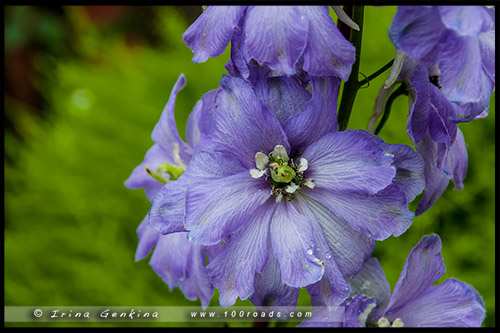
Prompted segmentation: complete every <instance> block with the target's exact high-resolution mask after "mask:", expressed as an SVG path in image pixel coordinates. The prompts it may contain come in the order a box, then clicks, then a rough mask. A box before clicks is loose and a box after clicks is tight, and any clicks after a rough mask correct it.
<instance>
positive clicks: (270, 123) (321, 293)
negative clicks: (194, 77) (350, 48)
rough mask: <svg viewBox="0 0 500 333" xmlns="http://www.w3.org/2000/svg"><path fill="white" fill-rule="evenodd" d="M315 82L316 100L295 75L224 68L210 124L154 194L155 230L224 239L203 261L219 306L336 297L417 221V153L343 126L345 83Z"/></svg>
mask: <svg viewBox="0 0 500 333" xmlns="http://www.w3.org/2000/svg"><path fill="white" fill-rule="evenodd" d="M311 86H312V97H311V96H310V95H309V93H308V92H307V90H306V89H305V88H304V87H303V86H302V84H301V83H300V82H298V81H297V80H296V78H294V77H272V78H267V79H265V80H263V81H261V82H257V83H256V84H255V86H254V87H252V86H251V85H249V84H248V83H247V82H245V81H244V80H242V79H239V78H234V77H228V76H224V77H223V79H222V80H221V85H220V88H219V89H218V90H217V93H216V95H215V97H214V107H213V109H212V110H211V112H212V117H213V122H214V125H213V131H212V132H211V133H210V134H209V136H208V137H206V138H204V139H203V142H200V143H199V145H198V147H200V148H199V149H198V152H197V153H196V154H195V155H194V156H193V158H192V159H191V161H190V163H189V165H188V167H187V170H186V172H185V173H184V174H183V175H182V176H181V177H180V178H179V180H178V181H176V182H172V183H167V185H169V184H172V186H171V187H169V186H167V185H166V186H164V187H163V188H162V190H161V191H160V192H159V193H158V195H157V196H156V197H155V200H154V201H153V206H152V208H151V212H150V222H151V224H152V225H153V226H155V228H156V229H157V230H159V231H161V232H162V233H169V232H172V231H175V230H177V229H178V228H184V227H185V228H186V229H187V230H189V239H190V240H191V241H192V242H195V243H198V244H201V245H205V246H210V245H215V244H222V245H223V249H222V250H221V251H220V252H219V253H218V254H217V255H216V256H215V257H214V258H213V259H212V260H211V261H210V264H209V265H208V266H207V271H208V273H209V275H210V277H211V281H212V283H213V284H214V286H215V287H217V288H218V289H219V291H220V304H221V305H222V306H229V305H231V304H233V303H234V302H235V301H236V299H237V297H240V298H241V299H246V298H248V297H250V296H251V300H252V301H253V302H254V304H256V303H258V304H256V305H271V304H269V303H272V305H277V304H286V305H290V304H291V302H294V303H295V302H296V299H297V296H298V289H299V288H300V287H303V286H307V290H308V291H309V293H310V294H311V296H312V297H313V298H316V299H318V300H320V301H322V302H323V303H324V304H328V305H338V304H340V303H341V302H342V301H343V300H344V299H345V298H346V297H347V296H348V294H349V287H348V285H347V283H346V281H345V277H350V276H354V275H355V274H357V273H358V272H359V271H360V270H361V268H362V266H363V263H364V261H365V259H366V258H368V257H369V255H370V254H371V252H372V251H373V247H374V245H375V240H382V239H386V238H387V237H389V236H390V235H395V236H398V235H400V234H402V233H403V232H405V231H406V229H407V228H408V227H409V225H410V224H411V222H412V220H413V214H412V213H411V212H409V211H408V209H407V202H408V201H409V200H411V199H413V198H414V196H415V195H417V194H418V193H419V192H420V191H421V190H422V188H423V181H422V178H423V160H422V159H421V157H420V156H419V155H418V154H417V153H416V152H415V151H414V150H412V149H411V148H410V147H407V146H403V145H389V144H386V143H384V142H383V141H382V140H381V139H380V138H378V137H376V136H374V135H372V134H370V133H368V132H365V131H343V132H338V131H337V118H336V112H335V110H336V104H337V94H338V87H339V80H338V79H337V78H336V77H313V78H312V80H311ZM301 106H303V108H301ZM179 181H182V182H183V183H182V182H181V183H180V182H179ZM179 186H182V187H183V188H186V187H187V191H184V192H183V193H185V195H183V198H184V199H185V220H184V221H183V222H182V221H179V220H178V219H172V218H171V216H170V215H169V213H168V211H169V209H170V208H171V207H172V206H174V205H179V204H178V203H177V202H176V201H175V200H173V199H172V198H176V196H177V194H176V193H178V192H180V191H181V190H179V189H178V188H179ZM178 209H179V210H182V207H181V208H178ZM262 285H266V286H267V288H262V289H261V288H257V287H256V286H262ZM271 286H274V287H271Z"/></svg>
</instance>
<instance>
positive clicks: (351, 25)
mask: <svg viewBox="0 0 500 333" xmlns="http://www.w3.org/2000/svg"><path fill="white" fill-rule="evenodd" d="M332 9H333V11H334V12H335V14H337V17H338V18H339V20H341V21H342V22H344V23H345V24H346V25H347V26H348V27H349V28H351V29H354V30H356V31H359V25H357V24H356V22H354V21H353V20H352V19H351V18H350V17H349V16H348V15H347V14H346V13H345V12H344V10H343V9H342V7H340V6H332Z"/></svg>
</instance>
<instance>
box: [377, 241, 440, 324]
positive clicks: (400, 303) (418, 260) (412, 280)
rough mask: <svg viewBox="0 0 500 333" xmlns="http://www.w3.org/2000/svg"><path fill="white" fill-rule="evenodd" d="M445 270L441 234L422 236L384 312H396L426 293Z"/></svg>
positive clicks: (412, 250) (411, 253) (409, 257)
mask: <svg viewBox="0 0 500 333" xmlns="http://www.w3.org/2000/svg"><path fill="white" fill-rule="evenodd" d="M445 270H446V268H445V267H444V264H443V256H442V255H441V240H440V239H439V236H438V235H429V236H424V237H422V239H421V240H420V242H419V243H418V244H417V245H416V246H415V247H414V248H413V249H411V251H410V254H409V255H408V258H407V259H406V262H405V265H404V267H403V271H402V272H401V276H400V277H399V280H398V282H397V283H396V286H395V287H394V291H393V293H392V297H391V299H390V301H389V304H388V305H387V308H386V310H385V311H384V313H395V312H397V311H398V309H399V308H401V307H404V306H405V305H406V304H409V303H410V302H412V300H414V299H416V298H418V297H419V296H420V295H422V294H424V293H425V292H426V290H427V289H429V287H430V286H431V285H432V284H433V283H434V282H436V281H437V279H439V277H440V276H441V275H443V274H444V272H445ZM401 319H403V318H401ZM403 322H404V319H403Z"/></svg>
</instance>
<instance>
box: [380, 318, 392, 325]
mask: <svg viewBox="0 0 500 333" xmlns="http://www.w3.org/2000/svg"><path fill="white" fill-rule="evenodd" d="M377 324H378V327H390V326H391V323H390V322H389V319H387V318H386V317H382V318H380V319H379V320H378V322H377Z"/></svg>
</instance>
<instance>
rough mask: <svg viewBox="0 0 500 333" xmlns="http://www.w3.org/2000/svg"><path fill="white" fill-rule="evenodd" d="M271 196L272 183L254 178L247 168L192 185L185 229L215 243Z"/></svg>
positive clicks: (199, 240) (207, 242)
mask: <svg viewBox="0 0 500 333" xmlns="http://www.w3.org/2000/svg"><path fill="white" fill-rule="evenodd" d="M270 196H271V194H270V191H269V184H268V183H267V182H266V181H264V180H263V179H262V178H259V179H255V178H252V177H251V175H250V173H249V172H248V170H246V171H244V172H241V173H237V174H235V175H232V176H228V177H225V178H221V179H217V180H213V181H207V182H203V183H200V184H192V185H191V186H189V189H188V191H187V198H186V222H185V225H186V229H187V230H189V231H190V232H189V238H190V239H191V240H192V241H193V242H196V243H199V244H202V245H213V244H216V243H218V242H220V241H221V240H222V239H223V238H224V237H225V236H227V235H229V234H232V233H234V232H236V231H238V229H240V228H241V227H243V226H244V225H245V224H246V223H248V221H249V218H250V217H251V216H253V214H254V212H255V211H256V210H257V209H258V208H259V207H260V206H261V205H262V204H264V202H265V201H266V200H267V199H268V198H269V197H270Z"/></svg>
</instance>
